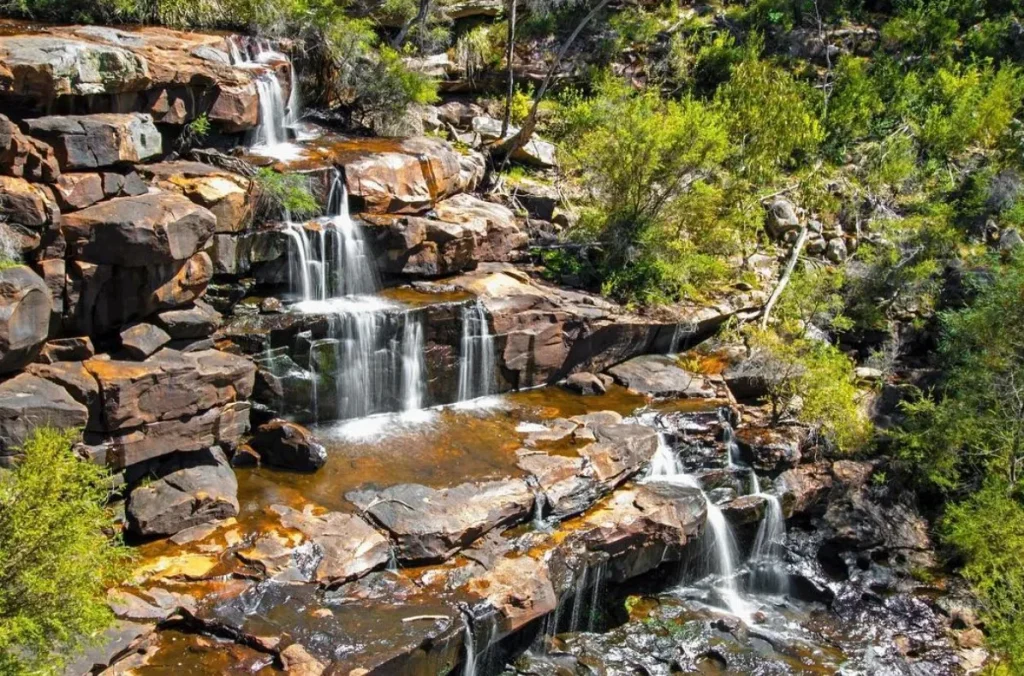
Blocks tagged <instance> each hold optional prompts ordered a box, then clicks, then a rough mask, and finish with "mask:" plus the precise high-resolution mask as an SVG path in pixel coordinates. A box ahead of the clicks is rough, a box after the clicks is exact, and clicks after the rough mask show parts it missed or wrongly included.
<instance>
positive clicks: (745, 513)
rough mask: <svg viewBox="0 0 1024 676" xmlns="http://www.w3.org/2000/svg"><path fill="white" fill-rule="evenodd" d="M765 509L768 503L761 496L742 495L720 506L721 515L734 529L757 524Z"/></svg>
mask: <svg viewBox="0 0 1024 676" xmlns="http://www.w3.org/2000/svg"><path fill="white" fill-rule="evenodd" d="M767 509H768V501H767V500H766V499H765V497H764V496H763V495H743V496H741V497H738V498H736V499H735V500H730V501H729V502H726V503H725V504H724V505H722V514H723V515H724V516H725V518H726V520H728V521H729V523H731V524H732V525H733V526H734V527H736V526H745V525H747V524H750V523H757V522H759V521H760V520H761V519H763V518H764V515H765V512H766V511H767Z"/></svg>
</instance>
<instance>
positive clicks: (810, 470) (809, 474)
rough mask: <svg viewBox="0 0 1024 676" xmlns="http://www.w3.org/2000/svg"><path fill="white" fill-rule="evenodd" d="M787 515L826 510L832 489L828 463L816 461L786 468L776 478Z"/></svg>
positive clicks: (776, 486) (777, 489) (777, 488)
mask: <svg viewBox="0 0 1024 676" xmlns="http://www.w3.org/2000/svg"><path fill="white" fill-rule="evenodd" d="M775 490H776V492H777V493H778V494H779V495H780V496H781V499H782V508H783V511H784V512H785V514H786V517H787V518H788V517H791V516H795V515H798V514H808V513H812V514H813V513H816V512H819V513H820V512H821V511H824V501H825V499H826V498H827V497H828V494H829V491H831V490H832V474H831V472H830V471H829V468H828V465H827V464H824V463H814V464H809V465H800V466H799V467H796V468H794V469H790V470H786V471H785V472H783V473H782V474H780V475H779V476H778V478H776V479H775Z"/></svg>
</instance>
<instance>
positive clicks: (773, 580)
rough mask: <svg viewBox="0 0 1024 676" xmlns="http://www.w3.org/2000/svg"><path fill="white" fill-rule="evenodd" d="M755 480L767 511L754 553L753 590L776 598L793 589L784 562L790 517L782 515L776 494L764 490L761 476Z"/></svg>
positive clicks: (762, 520)
mask: <svg viewBox="0 0 1024 676" xmlns="http://www.w3.org/2000/svg"><path fill="white" fill-rule="evenodd" d="M751 476H753V478H754V494H755V495H759V496H761V497H763V498H764V499H765V502H766V504H767V509H766V511H765V515H764V518H763V519H761V524H760V526H758V528H757V536H756V537H755V538H754V548H753V549H752V550H751V553H750V563H751V566H752V568H753V572H754V577H753V588H754V589H755V590H758V591H767V592H771V593H776V594H785V593H786V591H787V590H788V588H789V576H788V575H787V574H786V569H785V565H784V561H783V559H782V554H783V550H784V547H785V542H786V517H785V515H784V514H783V512H782V502H781V501H780V500H779V497H778V496H777V495H775V494H774V493H765V492H763V491H762V490H761V486H760V482H758V481H757V474H755V473H754V472H751Z"/></svg>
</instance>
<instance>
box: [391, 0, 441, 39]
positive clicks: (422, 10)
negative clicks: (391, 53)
mask: <svg viewBox="0 0 1024 676" xmlns="http://www.w3.org/2000/svg"><path fill="white" fill-rule="evenodd" d="M433 1H434V0H420V7H419V9H418V10H417V11H416V16H414V17H413V18H411V19H409V20H408V21H406V22H405V25H403V26H402V28H401V30H399V31H398V35H396V36H395V39H394V40H392V41H391V48H392V49H394V50H400V49H401V48H402V45H404V44H405V39H406V38H407V37H409V31H411V30H412V27H413V26H415V25H416V24H420V25H421V27H422V25H423V23H424V22H425V21H426V20H427V14H429V13H430V5H431V3H433Z"/></svg>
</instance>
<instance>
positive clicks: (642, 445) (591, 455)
mask: <svg viewBox="0 0 1024 676" xmlns="http://www.w3.org/2000/svg"><path fill="white" fill-rule="evenodd" d="M592 430H593V432H594V436H595V437H596V438H597V443H594V444H590V445H589V446H585V447H583V448H581V449H579V451H578V453H579V454H580V455H581V456H582V457H584V458H585V459H586V460H587V462H588V463H589V465H590V468H591V471H592V472H593V475H594V478H595V479H596V480H597V481H598V482H599V483H601V484H602V485H603V487H604V490H606V491H609V490H611V489H613V488H615V487H617V486H618V485H620V484H621V483H622V482H624V481H626V480H627V479H629V478H630V477H632V476H633V475H635V474H636V473H637V472H639V471H640V470H641V469H642V468H643V467H644V466H645V465H646V464H647V463H649V462H650V461H651V458H653V457H654V453H655V452H656V451H657V450H658V432H657V430H654V429H653V428H650V427H646V426H643V425H595V426H593V428H592Z"/></svg>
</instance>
